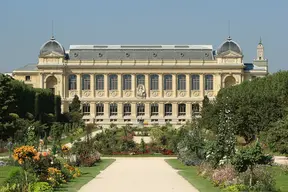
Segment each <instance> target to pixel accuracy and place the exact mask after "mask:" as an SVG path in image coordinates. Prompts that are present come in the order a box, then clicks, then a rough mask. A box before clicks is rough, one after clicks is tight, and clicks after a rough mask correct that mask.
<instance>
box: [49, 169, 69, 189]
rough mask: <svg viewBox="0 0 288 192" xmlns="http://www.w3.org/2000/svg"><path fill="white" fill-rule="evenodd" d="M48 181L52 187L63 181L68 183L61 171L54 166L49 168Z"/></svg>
mask: <svg viewBox="0 0 288 192" xmlns="http://www.w3.org/2000/svg"><path fill="white" fill-rule="evenodd" d="M47 181H48V183H49V184H50V185H51V186H52V187H56V186H59V185H60V184H61V183H66V181H65V179H64V176H63V174H62V173H61V171H60V170H59V169H57V168H53V167H49V168H48V177H47Z"/></svg>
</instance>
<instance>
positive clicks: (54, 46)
mask: <svg viewBox="0 0 288 192" xmlns="http://www.w3.org/2000/svg"><path fill="white" fill-rule="evenodd" d="M52 52H54V53H58V54H60V55H63V56H64V55H65V49H64V47H63V46H62V45H61V44H60V43H59V42H58V41H56V40H55V38H54V37H52V38H51V39H50V40H49V41H47V42H46V43H44V44H43V45H42V47H41V48H40V56H46V55H49V54H50V53H52Z"/></svg>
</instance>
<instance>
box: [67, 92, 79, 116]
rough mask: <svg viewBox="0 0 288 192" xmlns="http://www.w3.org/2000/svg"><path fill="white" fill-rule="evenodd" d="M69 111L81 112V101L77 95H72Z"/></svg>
mask: <svg viewBox="0 0 288 192" xmlns="http://www.w3.org/2000/svg"><path fill="white" fill-rule="evenodd" d="M69 108H70V112H78V113H80V112H81V101H80V100H79V97H78V96H77V95H75V96H74V98H73V100H72V103H71V104H70V106H69Z"/></svg>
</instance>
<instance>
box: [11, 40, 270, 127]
mask: <svg viewBox="0 0 288 192" xmlns="http://www.w3.org/2000/svg"><path fill="white" fill-rule="evenodd" d="M267 74H268V61H267V60H266V59H265V58H264V47H263V45H262V42H261V41H260V43H259V44H258V46H257V58H256V59H255V60H254V61H253V62H252V63H243V52H242V50H241V48H240V46H239V45H238V44H237V43H236V42H235V41H233V40H232V39H231V38H230V37H229V38H228V39H227V40H226V41H224V42H223V43H222V44H221V45H220V46H219V48H218V49H217V50H213V47H212V46H211V45H71V46H70V48H69V50H68V51H65V49H64V47H63V46H62V45H61V44H60V43H59V42H58V41H56V40H55V38H54V37H52V38H51V39H50V40H49V41H47V42H46V43H44V45H43V46H42V47H41V49H40V54H39V60H38V63H37V64H31V65H26V66H24V67H23V68H19V69H17V70H14V71H13V77H14V78H15V79H18V80H22V81H24V82H25V83H27V84H29V85H31V86H33V87H35V88H47V89H51V90H52V91H53V92H54V93H55V94H57V95H60V96H61V97H62V110H63V111H68V110H69V103H70V102H71V101H72V99H73V97H74V95H78V96H79V98H80V100H81V103H82V108H83V114H84V117H83V118H84V120H85V121H86V122H91V123H92V122H95V123H97V124H99V125H104V126H105V125H110V124H111V123H114V124H119V125H123V124H127V123H129V124H138V122H139V121H141V122H143V121H144V124H148V125H152V124H165V123H166V122H170V123H171V124H177V125H179V124H182V123H185V121H187V120H191V118H192V116H193V115H197V114H198V113H199V111H200V109H201V102H202V100H203V98H204V96H205V95H207V96H208V97H209V98H210V99H213V98H214V97H215V96H216V95H217V93H218V91H219V90H220V89H221V88H224V87H227V86H233V85H236V84H239V83H241V82H243V81H245V80H251V79H253V78H255V77H263V76H266V75H267Z"/></svg>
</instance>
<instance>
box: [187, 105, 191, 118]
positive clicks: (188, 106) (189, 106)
mask: <svg viewBox="0 0 288 192" xmlns="http://www.w3.org/2000/svg"><path fill="white" fill-rule="evenodd" d="M191 110H192V104H191V103H186V119H191V117H192V113H191Z"/></svg>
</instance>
